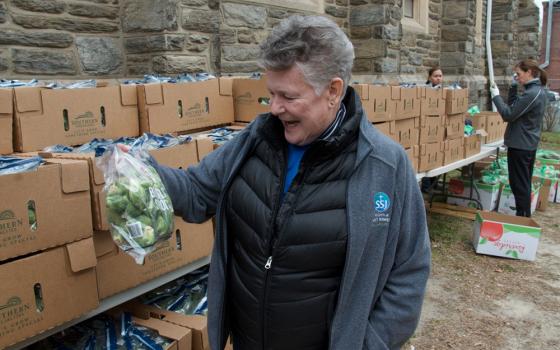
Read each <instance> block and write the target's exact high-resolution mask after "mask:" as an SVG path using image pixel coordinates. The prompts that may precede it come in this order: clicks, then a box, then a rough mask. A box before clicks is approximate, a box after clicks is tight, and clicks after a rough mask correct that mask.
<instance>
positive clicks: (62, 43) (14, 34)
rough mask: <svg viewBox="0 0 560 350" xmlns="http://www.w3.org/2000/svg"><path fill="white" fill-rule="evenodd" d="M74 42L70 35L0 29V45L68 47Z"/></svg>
mask: <svg viewBox="0 0 560 350" xmlns="http://www.w3.org/2000/svg"><path fill="white" fill-rule="evenodd" d="M73 42H74V38H73V37H72V35H70V34H68V33H58V32H24V31H20V30H11V29H0V45H20V46H42V47H59V48H64V47H69V46H70V45H72V43H73Z"/></svg>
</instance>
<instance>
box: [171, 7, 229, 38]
mask: <svg viewBox="0 0 560 350" xmlns="http://www.w3.org/2000/svg"><path fill="white" fill-rule="evenodd" d="M181 27H183V28H184V29H186V30H192V31H197V32H203V33H218V32H219V29H220V17H219V15H218V13H217V12H216V11H210V10H193V9H187V8H185V9H183V19H182V22H181Z"/></svg>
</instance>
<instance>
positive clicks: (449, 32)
mask: <svg viewBox="0 0 560 350" xmlns="http://www.w3.org/2000/svg"><path fill="white" fill-rule="evenodd" d="M468 38H469V29H468V28H467V27H466V26H454V27H446V28H443V29H442V30H441V39H442V40H443V41H465V40H467V39H468Z"/></svg>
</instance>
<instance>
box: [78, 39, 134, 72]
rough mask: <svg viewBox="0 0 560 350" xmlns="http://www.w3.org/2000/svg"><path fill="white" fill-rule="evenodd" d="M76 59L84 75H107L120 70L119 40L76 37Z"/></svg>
mask: <svg viewBox="0 0 560 350" xmlns="http://www.w3.org/2000/svg"><path fill="white" fill-rule="evenodd" d="M76 47H77V49H78V57H79V58H80V62H81V64H82V69H83V71H84V72H85V73H88V74H91V75H107V74H114V73H118V72H119V71H120V70H121V67H122V63H123V57H122V52H121V45H120V40H119V39H115V38H109V37H76Z"/></svg>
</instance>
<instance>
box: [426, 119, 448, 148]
mask: <svg viewBox="0 0 560 350" xmlns="http://www.w3.org/2000/svg"><path fill="white" fill-rule="evenodd" d="M443 140H445V116H443V115H423V116H421V117H420V144H423V143H432V142H443Z"/></svg>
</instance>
